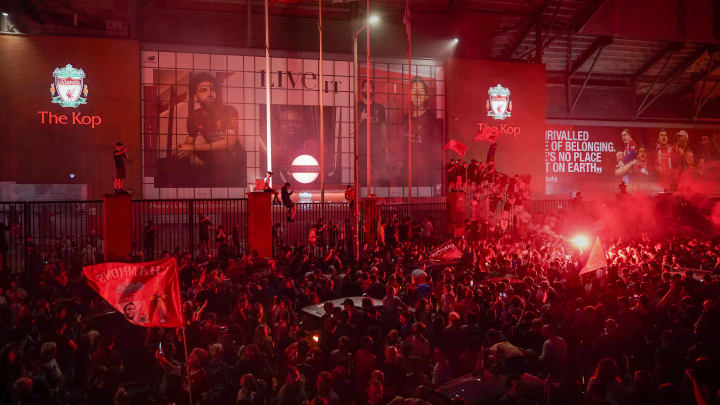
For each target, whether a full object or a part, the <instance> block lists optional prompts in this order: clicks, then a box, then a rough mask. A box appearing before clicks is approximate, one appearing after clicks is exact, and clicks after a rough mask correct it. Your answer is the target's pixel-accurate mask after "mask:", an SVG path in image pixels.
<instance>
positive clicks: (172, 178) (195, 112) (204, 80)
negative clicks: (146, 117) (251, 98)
mask: <svg viewBox="0 0 720 405" xmlns="http://www.w3.org/2000/svg"><path fill="white" fill-rule="evenodd" d="M219 89H220V87H219V83H218V80H217V79H216V78H215V77H214V76H213V75H211V74H210V73H205V72H201V73H196V74H193V75H192V76H191V78H190V91H189V100H188V111H189V112H188V117H187V133H188V136H187V137H186V138H185V140H184V142H183V143H181V144H180V145H178V147H177V149H175V150H174V151H173V159H172V160H171V161H169V162H168V165H167V167H164V168H162V170H161V172H163V173H164V175H163V176H161V177H162V178H163V179H162V180H161V181H160V183H167V184H162V186H171V187H173V186H174V187H213V186H216V187H226V186H244V185H245V178H246V175H245V173H246V170H245V166H246V159H247V158H246V154H245V151H244V149H243V147H242V145H241V144H240V138H239V136H238V135H239V130H238V123H239V118H238V112H237V110H236V109H235V108H234V107H232V106H229V105H224V104H222V103H220V98H219V97H218V91H219ZM171 108H175V107H174V106H171ZM160 165H162V164H160ZM156 181H157V180H156Z"/></svg>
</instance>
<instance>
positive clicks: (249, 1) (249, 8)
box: [245, 0, 252, 48]
mask: <svg viewBox="0 0 720 405" xmlns="http://www.w3.org/2000/svg"><path fill="white" fill-rule="evenodd" d="M245 46H247V47H248V48H250V47H251V46H252V0H247V38H246V39H245Z"/></svg>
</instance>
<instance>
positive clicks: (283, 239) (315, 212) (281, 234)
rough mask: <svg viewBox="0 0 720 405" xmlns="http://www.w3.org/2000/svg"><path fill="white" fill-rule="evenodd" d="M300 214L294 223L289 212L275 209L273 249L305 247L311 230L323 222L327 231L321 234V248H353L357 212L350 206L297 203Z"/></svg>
mask: <svg viewBox="0 0 720 405" xmlns="http://www.w3.org/2000/svg"><path fill="white" fill-rule="evenodd" d="M295 206H296V207H297V213H296V214H295V220H294V221H293V222H291V223H290V222H288V221H287V216H288V209H287V208H285V207H283V206H279V205H275V206H273V208H272V216H273V218H272V222H273V246H274V247H275V249H276V250H277V249H278V248H282V247H284V246H293V247H297V246H305V245H307V244H308V237H309V236H310V230H311V229H312V228H313V227H314V226H317V225H318V224H319V223H320V220H322V223H323V224H324V225H325V226H326V230H325V231H324V232H322V233H321V234H320V236H321V237H324V240H320V241H319V243H318V245H320V244H323V242H324V244H325V245H333V246H338V247H342V248H344V249H346V250H347V249H351V247H352V227H353V218H354V217H353V214H354V213H353V210H352V209H351V208H350V205H349V204H347V203H334V202H328V203H324V204H322V203H301V204H295Z"/></svg>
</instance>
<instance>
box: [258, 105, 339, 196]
mask: <svg viewBox="0 0 720 405" xmlns="http://www.w3.org/2000/svg"><path fill="white" fill-rule="evenodd" d="M270 108H271V110H270V111H271V117H272V124H271V125H272V159H273V164H272V166H273V172H274V177H273V180H274V182H276V183H277V184H284V183H286V182H291V183H293V184H295V183H297V182H298V180H297V179H295V178H294V177H293V175H292V171H293V166H292V163H293V161H294V160H295V159H296V158H298V156H301V155H307V156H311V157H312V158H313V159H315V161H316V162H320V108H319V107H318V106H299V105H272V106H271V107H270ZM324 113H325V114H324V115H325V181H326V183H329V184H333V183H334V182H337V181H339V179H338V176H339V172H340V171H339V170H338V167H337V164H336V161H337V159H336V152H335V142H334V140H335V109H334V107H325V110H324ZM260 116H261V117H264V116H265V106H264V105H261V106H260ZM260 127H261V128H260V129H261V132H262V133H264V132H265V120H261V121H260ZM307 169H308V170H314V171H315V173H319V167H312V168H311V167H307ZM311 183H312V184H314V185H317V184H319V183H320V177H319V176H317V177H316V178H315V180H313V181H311Z"/></svg>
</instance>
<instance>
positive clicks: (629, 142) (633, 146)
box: [620, 128, 638, 163]
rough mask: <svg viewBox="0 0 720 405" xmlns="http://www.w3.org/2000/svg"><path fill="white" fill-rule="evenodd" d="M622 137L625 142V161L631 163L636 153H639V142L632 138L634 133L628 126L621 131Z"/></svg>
mask: <svg viewBox="0 0 720 405" xmlns="http://www.w3.org/2000/svg"><path fill="white" fill-rule="evenodd" d="M620 139H622V143H623V148H622V150H623V162H624V163H629V162H631V161H632V160H633V159H635V155H637V148H638V146H637V142H635V140H634V139H633V138H632V134H631V133H630V130H629V129H627V128H625V129H623V130H622V132H620Z"/></svg>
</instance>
